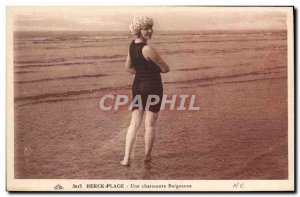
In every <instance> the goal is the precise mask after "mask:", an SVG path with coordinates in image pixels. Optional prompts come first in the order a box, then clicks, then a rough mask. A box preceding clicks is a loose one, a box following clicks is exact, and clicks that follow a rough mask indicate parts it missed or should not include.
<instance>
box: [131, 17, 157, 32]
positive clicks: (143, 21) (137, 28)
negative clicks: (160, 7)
mask: <svg viewBox="0 0 300 197" xmlns="http://www.w3.org/2000/svg"><path fill="white" fill-rule="evenodd" d="M148 26H153V20H152V18H150V17H148V16H135V17H133V19H132V21H131V23H130V25H129V30H130V32H131V34H135V35H139V33H140V32H141V30H142V29H143V28H145V27H148Z"/></svg>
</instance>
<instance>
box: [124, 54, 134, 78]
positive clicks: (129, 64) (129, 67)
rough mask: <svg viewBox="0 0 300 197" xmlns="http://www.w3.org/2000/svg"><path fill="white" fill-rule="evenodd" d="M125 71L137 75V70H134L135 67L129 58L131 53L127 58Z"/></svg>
mask: <svg viewBox="0 0 300 197" xmlns="http://www.w3.org/2000/svg"><path fill="white" fill-rule="evenodd" d="M125 70H126V71H127V72H130V73H131V74H134V75H135V73H136V71H135V68H134V66H133V64H132V62H131V59H130V56H129V52H128V54H127V58H126V63H125Z"/></svg>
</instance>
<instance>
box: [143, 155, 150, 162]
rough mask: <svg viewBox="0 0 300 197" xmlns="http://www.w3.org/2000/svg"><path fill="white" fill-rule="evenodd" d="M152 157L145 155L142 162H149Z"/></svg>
mask: <svg viewBox="0 0 300 197" xmlns="http://www.w3.org/2000/svg"><path fill="white" fill-rule="evenodd" d="M151 159H152V157H151V155H146V157H145V159H144V161H151Z"/></svg>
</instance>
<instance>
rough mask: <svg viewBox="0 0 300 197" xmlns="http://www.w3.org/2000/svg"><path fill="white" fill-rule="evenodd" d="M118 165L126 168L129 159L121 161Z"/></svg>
mask: <svg viewBox="0 0 300 197" xmlns="http://www.w3.org/2000/svg"><path fill="white" fill-rule="evenodd" d="M120 164H121V165H122V166H128V165H129V159H123V160H122V161H121V162H120Z"/></svg>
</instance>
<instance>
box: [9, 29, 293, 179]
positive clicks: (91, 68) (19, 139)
mask: <svg viewBox="0 0 300 197" xmlns="http://www.w3.org/2000/svg"><path fill="white" fill-rule="evenodd" d="M130 42H131V38H130V36H129V35H128V34H127V33H122V32H121V33H112V32H15V33H14V88H15V176H16V178H45V179H47V178H57V179H60V178H61V179H75V178H76V179H286V178H287V175H288V174H287V173H288V171H287V169H288V167H287V163H288V161H287V41H286V32H284V31H276V32H268V31H256V32H253V31H252V32H247V31H236V32H232V31H226V32H222V31H213V32H207V31H206V32H161V33H160V34H155V36H154V37H153V40H151V41H150V42H149V44H151V45H153V46H154V47H155V48H156V49H157V50H158V51H159V52H160V53H161V55H162V57H163V58H164V59H165V60H166V62H168V64H169V65H170V66H171V72H170V73H168V74H163V76H162V77H163V82H164V93H165V94H168V95H171V94H177V95H179V94H195V95H196V96H197V100H196V105H197V106H200V111H193V112H192V111H161V112H160V115H159V120H158V123H157V132H156V141H155V145H154V150H153V160H152V161H151V162H150V163H144V162H143V160H142V159H143V152H144V142H143V131H144V129H143V127H142V128H140V130H139V135H138V138H137V141H136V144H135V147H134V151H133V155H132V161H131V165H130V167H123V166H120V165H119V161H120V160H121V158H122V155H123V151H124V150H123V149H124V144H125V134H126V128H127V127H128V124H129V120H130V112H129V111H127V110H119V111H108V112H104V111H101V110H100V108H99V100H100V97H101V96H103V95H105V94H114V95H116V94H127V95H130V93H131V83H132V80H133V76H132V75H130V74H128V73H126V72H124V63H125V58H126V54H127V50H128V46H129V43H130Z"/></svg>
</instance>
